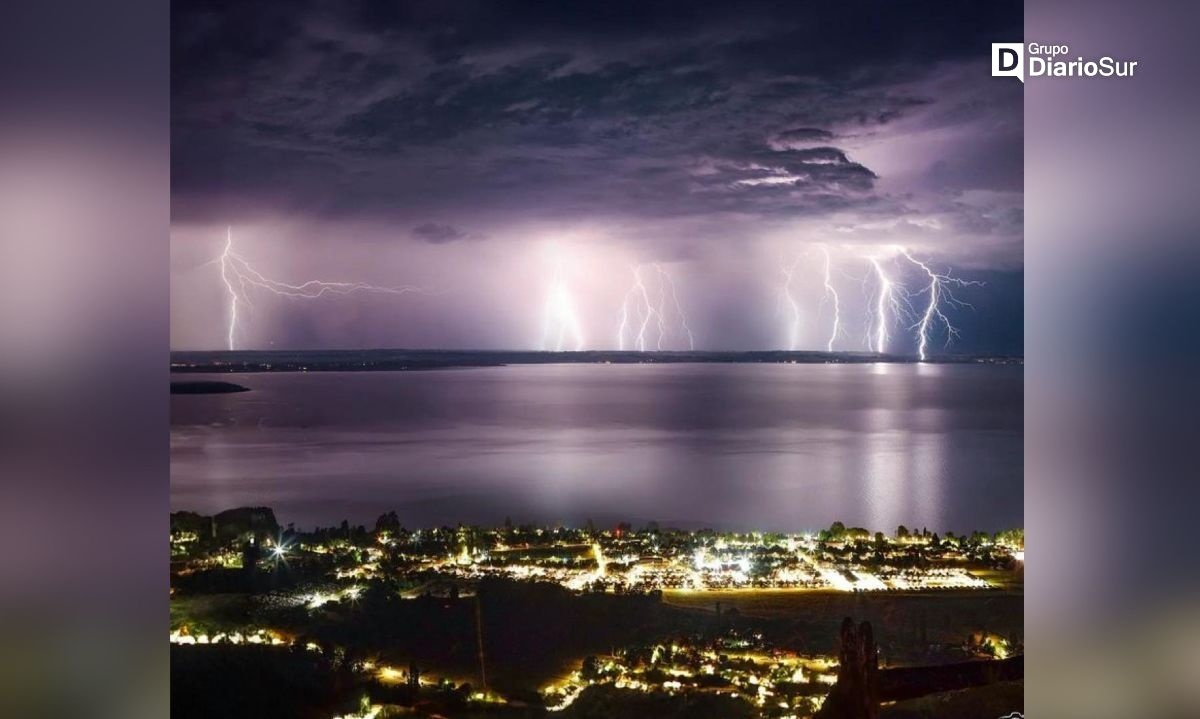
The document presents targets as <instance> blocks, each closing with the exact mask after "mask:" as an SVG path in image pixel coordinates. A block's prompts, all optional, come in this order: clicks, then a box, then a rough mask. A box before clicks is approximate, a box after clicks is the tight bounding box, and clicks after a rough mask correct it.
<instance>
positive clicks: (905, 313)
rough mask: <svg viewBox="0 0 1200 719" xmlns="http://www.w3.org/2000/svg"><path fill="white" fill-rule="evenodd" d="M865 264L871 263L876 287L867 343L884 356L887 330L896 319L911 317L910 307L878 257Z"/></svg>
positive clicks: (868, 259) (889, 336) (906, 295)
mask: <svg viewBox="0 0 1200 719" xmlns="http://www.w3.org/2000/svg"><path fill="white" fill-rule="evenodd" d="M867 262H869V263H871V267H872V269H873V270H874V274H875V280H876V285H877V286H876V288H875V295H874V298H873V299H874V305H873V307H872V308H871V311H870V316H869V317H868V324H869V328H868V335H867V343H868V346H869V347H870V349H872V350H874V351H875V352H878V353H879V354H884V353H886V352H887V345H888V340H889V339H891V335H890V334H889V333H888V328H889V327H890V326H892V325H894V324H895V323H896V321H897V318H901V317H904V318H909V317H911V316H912V314H913V312H912V305H911V304H910V303H909V301H908V293H907V291H905V289H904V287H902V286H901V285H899V284H897V283H896V282H895V281H893V280H892V278H891V276H890V275H888V272H887V269H886V268H885V267H884V264H883V262H884V261H883V260H882V259H881V258H880V257H878V256H876V255H871V256H869V257H867Z"/></svg>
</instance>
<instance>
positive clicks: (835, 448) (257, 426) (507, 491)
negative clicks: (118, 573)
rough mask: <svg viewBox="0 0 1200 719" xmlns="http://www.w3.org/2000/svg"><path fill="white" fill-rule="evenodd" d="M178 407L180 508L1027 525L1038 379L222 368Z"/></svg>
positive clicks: (882, 369) (844, 371)
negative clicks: (216, 382)
mask: <svg viewBox="0 0 1200 719" xmlns="http://www.w3.org/2000/svg"><path fill="white" fill-rule="evenodd" d="M221 378H222V379H226V380H230V381H233V382H236V383H238V384H241V385H245V386H247V387H250V388H251V389H253V391H252V392H244V393H241V394H227V395H196V396H184V395H176V396H172V397H171V505H172V509H192V510H197V511H205V512H207V511H219V510H221V509H226V508H229V507H234V506H241V505H249V504H255V505H269V506H271V507H274V508H275V510H276V514H277V516H278V517H279V520H280V521H281V522H284V523H286V522H295V523H296V524H297V525H298V526H304V527H308V526H313V525H315V524H333V523H336V522H338V521H340V520H341V519H342V518H348V519H350V520H351V522H353V523H366V524H370V523H373V521H374V519H375V517H376V516H378V515H379V514H380V513H382V512H384V511H387V510H389V509H395V510H396V511H397V513H398V514H399V515H400V517H401V519H402V520H403V521H404V522H405V523H406V524H407V525H408V526H412V527H418V526H434V525H440V524H457V523H458V522H467V523H481V524H500V523H501V522H503V521H504V519H505V517H511V518H512V519H513V520H514V521H516V522H523V521H538V522H550V521H562V522H564V523H568V524H579V523H582V522H584V521H586V519H588V518H592V519H593V520H594V521H596V522H597V523H604V524H611V523H613V522H617V521H621V520H626V521H631V522H633V523H634V524H635V525H638V524H640V523H643V522H645V521H648V520H656V521H658V522H659V523H660V524H663V525H666V524H675V525H677V526H688V527H695V526H713V527H720V528H743V529H764V530H788V531H798V530H806V529H816V528H819V527H823V526H828V525H829V523H830V522H832V521H833V520H835V519H837V520H841V521H844V522H846V523H847V524H855V525H861V526H866V527H868V528H871V529H885V530H889V531H890V530H892V529H894V528H895V527H896V525H898V524H906V525H909V526H916V527H922V526H927V527H929V529H930V530H931V531H933V530H939V531H945V530H947V529H951V530H955V531H969V530H972V529H983V530H996V529H1001V528H1007V527H1013V526H1020V525H1021V524H1022V492H1023V489H1022V472H1021V466H1022V368H1021V367H1020V366H990V365H912V364H906V365H820V364H809V365H803V364H801V365H754V364H708V365H699V364H697V365H659V366H654V365H542V366H538V365H522V366H512V367H497V368H487V369H454V370H441V371H430V372H349V373H310V374H283V373H280V374H254V375H233V376H226V375H223V376H222V377H221Z"/></svg>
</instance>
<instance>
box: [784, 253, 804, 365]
mask: <svg viewBox="0 0 1200 719" xmlns="http://www.w3.org/2000/svg"><path fill="white" fill-rule="evenodd" d="M798 264H800V259H799V258H796V259H795V260H793V261H792V263H791V264H790V265H784V266H783V267H781V268H780V271H781V272H782V273H783V286H782V287H781V288H780V300H781V302H780V305H781V307H782V309H783V311H784V313H785V314H786V315H787V316H788V318H789V321H788V323H787V335H788V349H789V350H792V351H795V350H797V349H799V345H800V303H799V302H797V301H796V296H795V295H793V294H792V280H793V279H795V277H796V266H797V265H798Z"/></svg>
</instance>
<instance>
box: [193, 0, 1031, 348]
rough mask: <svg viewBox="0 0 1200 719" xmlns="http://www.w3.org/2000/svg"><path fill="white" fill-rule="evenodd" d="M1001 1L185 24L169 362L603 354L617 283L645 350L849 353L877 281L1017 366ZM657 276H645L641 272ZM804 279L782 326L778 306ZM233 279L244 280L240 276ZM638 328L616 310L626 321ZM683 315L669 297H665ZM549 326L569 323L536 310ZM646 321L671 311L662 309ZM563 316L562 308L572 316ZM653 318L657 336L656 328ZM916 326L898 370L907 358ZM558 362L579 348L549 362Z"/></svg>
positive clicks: (282, 11)
mask: <svg viewBox="0 0 1200 719" xmlns="http://www.w3.org/2000/svg"><path fill="white" fill-rule="evenodd" d="M1022 17H1023V16H1022V4H1021V3H1020V2H989V3H979V2H961V3H944V2H939V3H932V2H931V3H907V2H888V3H879V2H877V3H870V4H863V5H862V6H859V5H858V4H857V3H846V2H837V3H834V2H829V3H806V2H778V3H755V2H722V3H709V2H699V1H694V2H676V3H658V2H646V1H644V0H643V1H641V2H614V1H612V0H609V1H607V2H595V3H592V2H487V1H484V0H479V1H477V2H457V1H432V0H431V1H429V2H404V1H394V2H350V1H347V2H305V1H302V0H291V1H289V2H278V3H271V2H245V1H233V0H231V1H228V2H212V1H200V2H193V1H191V0H176V1H175V2H173V4H172V43H173V49H172V108H171V111H172V227H171V250H172V251H171V279H172V290H171V299H172V302H171V342H172V347H173V348H175V349H215V348H221V347H224V346H225V345H226V339H227V334H228V330H229V322H230V312H231V296H230V290H229V288H228V287H227V286H226V279H228V275H226V277H225V278H223V273H222V269H223V267H224V265H223V263H222V261H221V257H222V253H223V251H224V249H225V245H226V228H227V227H231V228H232V236H233V245H232V246H233V247H234V249H235V251H236V253H237V255H238V256H239V257H240V258H243V261H244V263H245V264H244V265H239V267H242V268H243V271H245V270H244V268H245V267H247V266H249V267H252V268H253V270H255V271H257V272H258V273H260V276H261V277H264V278H268V279H269V280H273V281H276V282H280V283H288V284H292V285H302V284H303V283H304V282H306V281H309V280H324V281H338V282H347V283H364V284H368V285H372V286H376V287H396V286H410V285H411V286H419V287H421V288H424V290H425V291H424V292H419V293H418V292H413V293H404V294H390V293H381V292H371V291H355V292H351V293H349V294H345V295H341V294H336V293H331V294H327V295H324V296H321V297H319V298H313V299H305V298H298V297H284V296H278V295H275V294H272V293H271V292H270V291H268V290H267V289H265V288H263V287H261V286H258V287H256V286H254V284H253V283H250V284H246V283H245V281H244V279H243V280H242V281H241V282H240V284H237V286H236V287H235V291H236V292H237V293H239V294H238V296H239V300H238V303H237V304H238V308H237V312H238V314H237V325H236V327H235V328H234V330H235V344H236V346H238V347H239V348H247V349H257V348H262V349H267V348H341V347H345V348H364V347H408V348H483V349H493V348H494V349H525V348H536V347H538V346H540V343H541V342H542V341H543V340H544V335H545V332H546V329H547V327H546V325H547V322H559V321H560V320H562V319H563V317H566V316H568V315H569V316H570V318H571V320H572V321H573V322H575V326H574V328H573V331H576V332H578V333H579V335H580V344H581V346H583V347H585V348H587V349H614V348H616V347H617V346H618V342H619V341H620V338H619V337H618V331H619V329H620V323H621V318H622V309H623V307H624V308H625V310H626V313H627V319H628V312H630V311H632V312H633V313H634V320H635V323H636V321H637V318H638V317H640V315H637V312H638V311H639V307H641V305H638V304H637V302H638V301H640V300H639V298H638V297H637V296H633V295H631V289H633V288H634V287H635V285H634V279H635V275H634V272H633V270H632V269H631V268H633V267H637V266H641V267H642V272H641V273H640V275H639V276H640V277H642V279H643V283H644V284H645V285H646V295H645V296H646V297H649V298H650V304H651V305H652V306H655V307H657V306H658V303H659V301H660V300H662V299H663V296H662V293H663V292H664V287H665V285H664V284H663V279H662V277H664V276H667V277H669V278H671V280H673V283H674V290H675V291H674V296H675V297H677V299H678V310H677V309H676V307H675V305H674V304H673V303H672V305H671V307H670V309H669V311H666V310H663V312H664V314H665V315H666V316H665V317H664V321H665V322H667V323H668V324H671V325H672V327H669V328H668V332H667V336H666V339H665V344H664V348H669V349H679V348H681V347H680V343H681V342H682V339H681V338H682V334H681V333H679V332H678V331H677V330H676V329H675V328H674V324H675V323H676V322H678V320H679V319H681V318H677V316H676V315H677V314H678V311H682V313H683V314H684V315H685V316H686V320H687V323H688V327H689V328H690V329H691V331H692V333H693V336H694V342H695V347H696V348H697V349H712V350H719V349H728V350H738V349H787V348H788V347H789V345H795V346H796V347H797V348H800V349H824V348H825V346H826V343H827V341H829V339H830V337H831V330H832V322H833V319H834V318H833V302H832V301H831V296H830V293H829V291H828V290H826V288H825V282H824V253H826V252H827V253H828V254H829V257H830V268H831V272H830V283H831V285H832V288H833V290H834V291H835V292H836V293H837V300H838V301H837V309H838V313H839V316H838V319H839V322H840V325H839V334H837V335H836V336H834V337H833V344H834V349H839V350H863V349H867V348H868V341H869V338H870V337H871V336H872V331H873V330H872V328H873V327H874V326H875V325H873V322H875V318H874V316H873V315H872V309H873V308H874V307H876V306H877V304H876V300H877V293H878V291H879V282H878V276H877V275H876V274H875V270H874V267H873V265H872V264H871V259H875V260H876V261H877V262H879V263H880V265H881V267H882V268H883V269H884V271H885V272H886V273H887V274H888V275H889V277H890V279H891V280H892V281H894V282H895V283H896V285H897V286H900V287H905V288H907V290H908V291H909V293H910V297H909V298H908V304H910V305H911V306H912V309H913V310H916V311H919V310H922V309H923V308H924V303H925V302H926V301H927V299H928V294H927V293H926V294H920V291H921V290H922V289H923V288H924V287H925V286H926V284H927V282H928V281H927V279H926V278H925V276H924V275H923V273H922V272H921V271H920V268H918V267H917V266H916V265H914V264H913V263H912V262H909V261H907V260H905V259H904V257H903V256H902V255H900V254H899V251H898V250H897V247H900V246H902V247H904V248H906V249H907V250H908V252H909V253H910V254H911V255H912V256H913V257H914V258H916V259H918V260H921V261H924V262H926V263H928V264H929V266H930V267H932V268H933V269H935V270H936V271H938V272H950V273H952V274H953V275H955V276H957V277H960V278H963V279H966V280H972V281H978V282H983V283H985V284H983V285H982V286H978V285H971V286H967V287H962V288H959V289H958V290H956V293H957V296H958V297H959V299H961V300H963V301H965V302H969V303H970V304H971V305H972V306H973V307H965V306H956V307H949V308H948V309H947V314H948V316H949V317H950V319H951V320H952V321H954V322H955V323H956V324H957V325H958V329H959V331H960V335H961V336H960V337H959V338H958V339H957V340H956V341H955V343H954V344H953V345H952V346H951V348H950V349H949V350H944V349H943V348H942V344H943V341H944V340H945V333H944V332H939V333H938V334H937V336H936V337H935V338H934V339H935V341H934V342H933V345H934V346H935V347H936V351H957V352H968V353H969V352H981V353H1020V352H1021V351H1022V344H1021V335H1022V332H1021V325H1022V299H1021V298H1022V222H1023V218H1022V204H1023V194H1022V174H1023V161H1022V144H1023V138H1022V114H1023V113H1022V110H1023V108H1022V85H1021V84H1020V83H1019V82H1017V81H1016V80H1013V79H1011V78H992V77H990V72H989V64H988V52H989V49H990V43H992V42H1000V41H1015V40H1019V39H1020V38H1021V37H1022ZM655 265H657V267H658V268H661V269H662V271H663V273H665V274H659V273H658V272H657V270H655V269H654V266H655ZM785 270H790V271H791V277H792V279H791V282H790V284H789V285H788V287H789V289H790V292H791V295H790V300H789V297H788V296H787V295H785V294H784V291H783V289H784V284H785V281H786V275H785ZM234 282H235V283H238V282H239V280H238V279H237V278H236V277H235V278H234ZM631 296H633V298H634V305H633V306H630V305H629V302H630V297H631ZM673 299H674V298H672V300H673ZM547 303H557V304H555V305H554V307H553V308H552V309H551V310H550V311H549V312H548V310H547ZM664 306H665V305H664ZM564 307H565V308H566V309H564ZM656 319H657V318H656ZM912 319H913V318H908V319H905V318H903V317H897V318H895V319H894V320H891V321H889V322H888V323H887V324H888V335H889V340H888V346H887V349H888V350H889V351H894V352H901V353H910V352H913V351H914V348H915V331H914V330H912V329H910V326H911V324H912V321H911V320H912ZM568 348H570V347H568Z"/></svg>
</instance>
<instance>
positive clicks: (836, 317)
mask: <svg viewBox="0 0 1200 719" xmlns="http://www.w3.org/2000/svg"><path fill="white" fill-rule="evenodd" d="M821 254H822V255H824V257H825V265H824V270H825V295H824V296H823V297H822V298H821V305H822V306H823V305H824V304H825V301H826V299H827V298H832V299H833V331H832V332H830V333H829V341H828V342H826V343H825V351H826V352H832V351H833V342H834V340H836V339H837V337H838V334H839V333H840V332H841V323H842V318H841V315H842V309H841V303H840V301H839V300H838V293H837V290H836V289H835V288H834V286H833V280H832V271H831V268H830V260H829V248H828V247H826V246H825V245H821Z"/></svg>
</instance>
